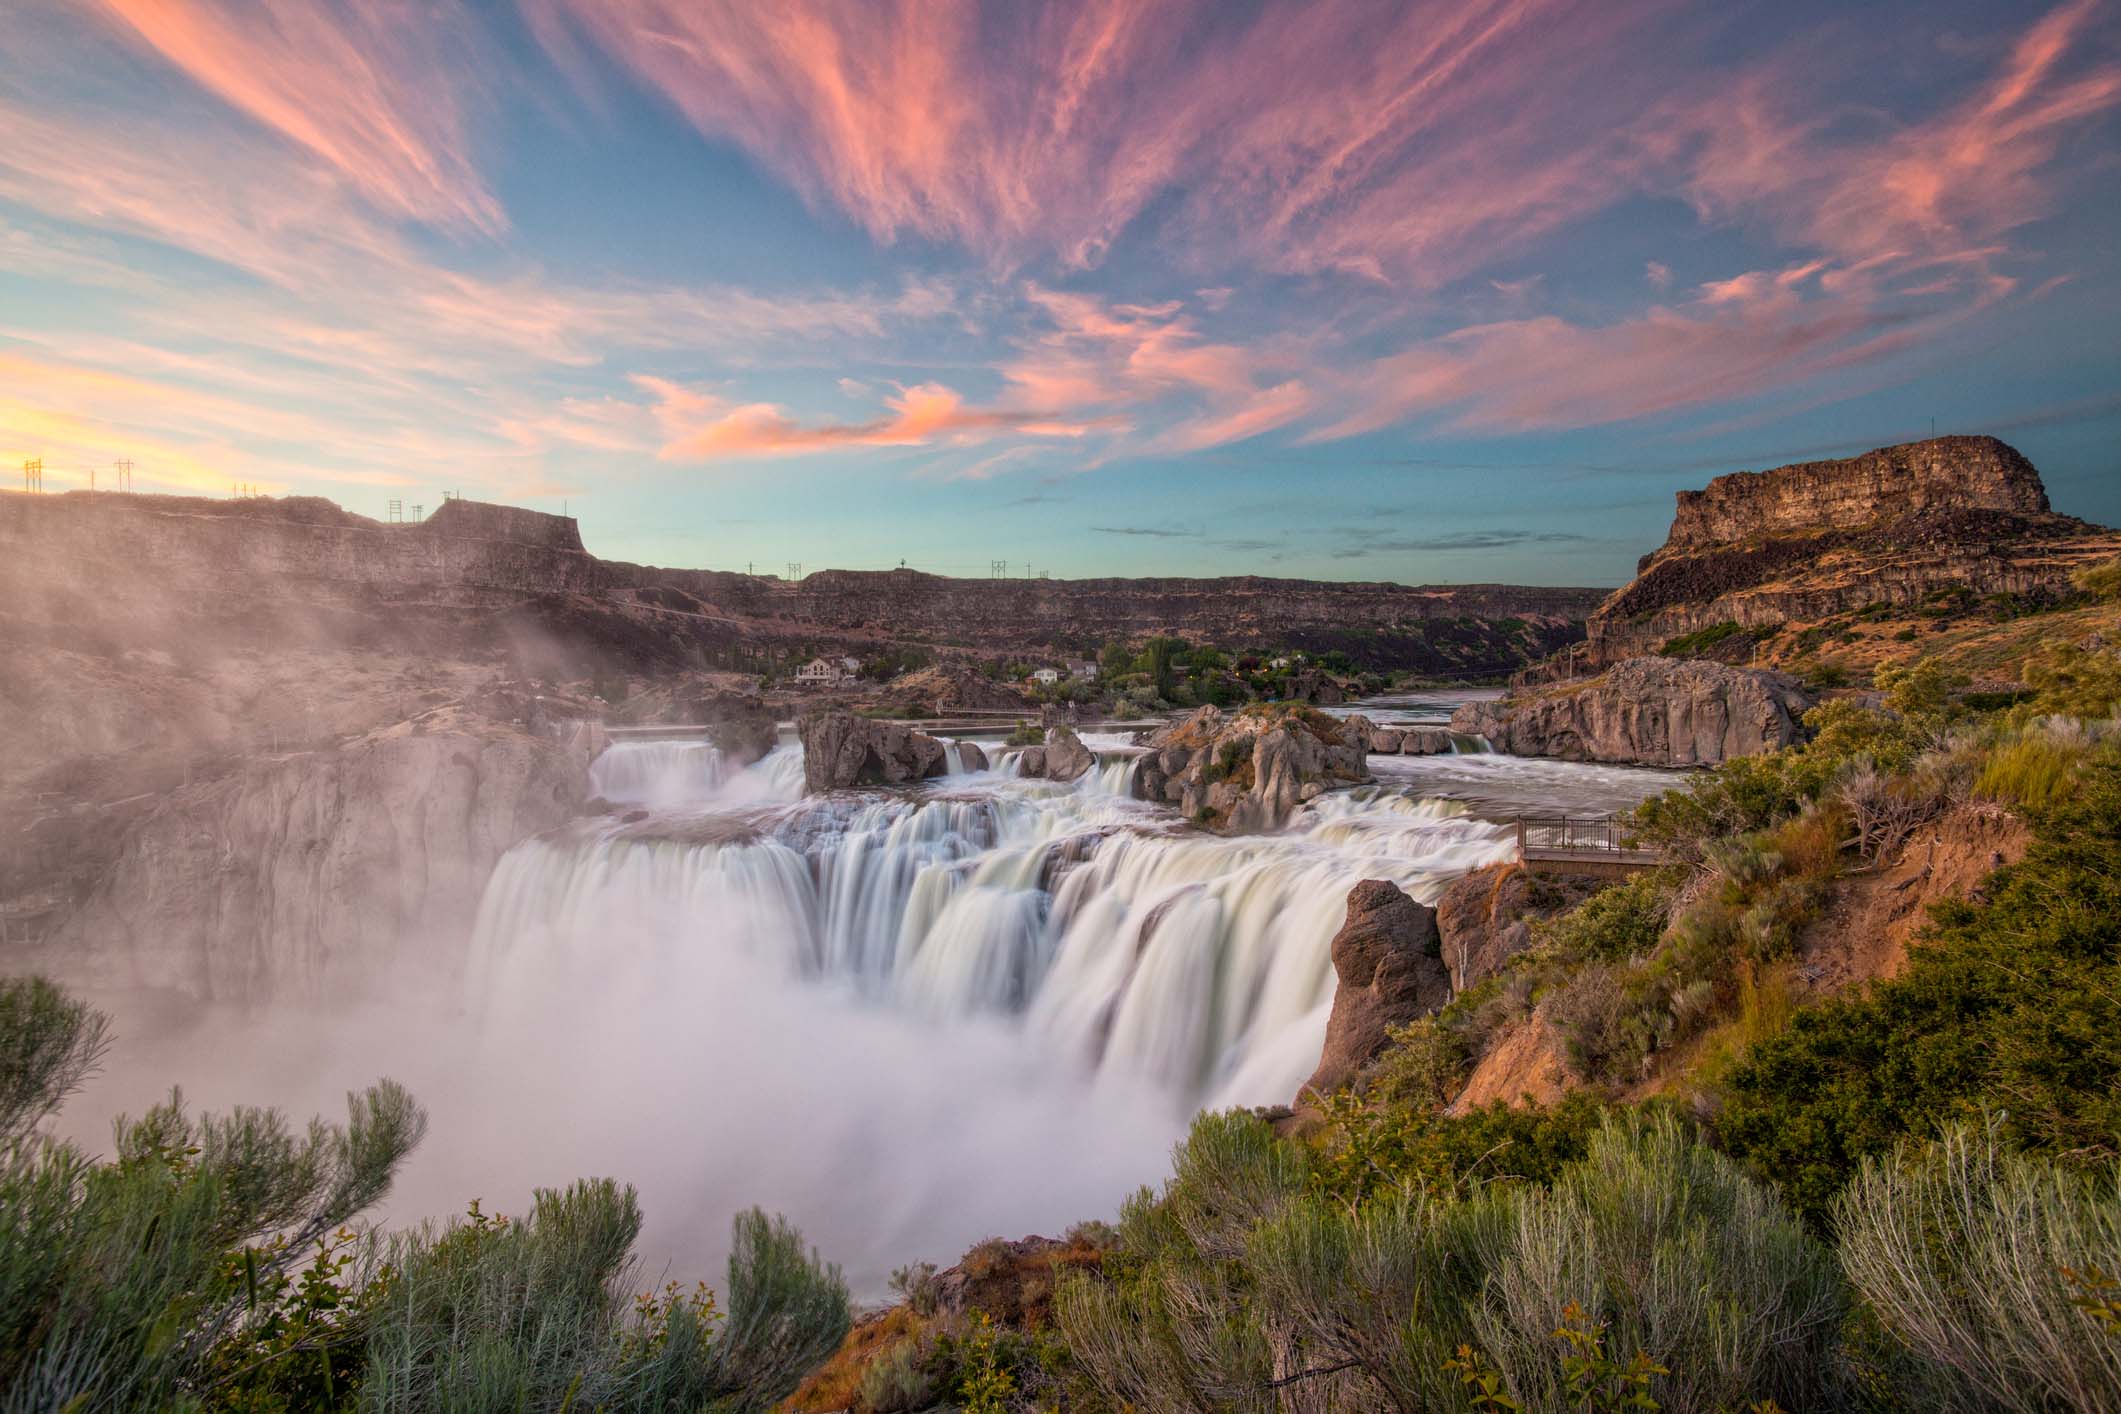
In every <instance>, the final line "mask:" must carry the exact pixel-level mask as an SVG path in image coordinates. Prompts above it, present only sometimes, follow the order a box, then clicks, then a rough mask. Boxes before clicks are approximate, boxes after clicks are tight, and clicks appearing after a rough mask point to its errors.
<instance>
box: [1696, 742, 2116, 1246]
mask: <svg viewBox="0 0 2121 1414" xmlns="http://www.w3.org/2000/svg"><path fill="white" fill-rule="evenodd" d="M2035 826H2036V833H2035V839H2034V841H2033V844H2032V846H2031V848H2030V849H2029V851H2028V852H2027V854H2026V857H2025V859H2024V861H2023V862H2021V863H2019V864H2016V865H2013V866H2009V867H2007V868H2004V869H2001V870H1999V871H1997V872H1996V873H1995V874H1994V875H1992V876H1991V877H1990V879H1989V881H1988V883H1987V885H1986V890H1987V893H1988V895H1989V901H1988V902H1986V903H1979V904H1964V903H1961V904H1946V905H1939V906H1937V907H1934V908H1932V910H1931V922H1930V926H1929V927H1928V928H1927V929H1926V931H1925V932H1924V933H1923V934H1922V936H1921V939H1920V946H1917V947H1915V948H1913V949H1911V950H1910V952H1909V955H1908V963H1907V967H1906V969H1905V971H1903V972H1902V973H1901V974H1900V975H1899V976H1898V977H1895V978H1893V979H1891V980H1888V981H1885V982H1881V983H1879V984H1877V985H1876V986H1875V987H1873V988H1872V990H1871V991H1870V992H1869V993H1868V994H1867V995H1865V996H1861V997H1844V998H1841V999H1838V1000H1834V1001H1829V1002H1826V1003H1822V1004H1820V1005H1817V1006H1812V1007H1806V1008H1804V1009H1802V1010H1800V1011H1799V1012H1798V1013H1797V1014H1796V1015H1795V1016H1794V1017H1793V1018H1792V1019H1791V1022H1790V1026H1789V1029H1788V1030H1787V1031H1786V1032H1784V1033H1783V1034H1782V1035H1781V1036H1779V1037H1776V1038H1774V1039H1772V1040H1768V1041H1765V1042H1763V1043H1761V1044H1760V1045H1759V1046H1757V1047H1755V1048H1754V1050H1753V1051H1752V1053H1751V1054H1750V1055H1748V1056H1747V1057H1746V1058H1745V1059H1744V1060H1743V1061H1742V1062H1741V1063H1740V1064H1739V1065H1738V1066H1737V1068H1736V1069H1735V1070H1734V1071H1733V1073H1732V1075H1731V1080H1730V1084H1729V1087H1728V1090H1727V1092H1726V1095H1725V1107H1724V1110H1723V1113H1722V1115H1721V1116H1720V1117H1719V1119H1718V1121H1717V1125H1718V1131H1719V1134H1720V1137H1721V1140H1722V1142H1723V1144H1724V1145H1725V1146H1726V1147H1727V1148H1729V1149H1730V1150H1731V1152H1733V1153H1734V1154H1737V1155H1738V1156H1740V1157H1742V1158H1744V1159H1745V1160H1746V1161H1747V1162H1748V1163H1750V1164H1751V1165H1752V1166H1753V1167H1754V1169H1755V1170H1756V1171H1757V1172H1759V1173H1760V1174H1761V1175H1762V1176H1764V1177H1766V1178H1768V1179H1769V1180H1770V1181H1772V1182H1774V1183H1775V1184H1776V1185H1777V1186H1778V1187H1780V1188H1781V1189H1782V1191H1783V1193H1784V1194H1785V1195H1786V1196H1787V1197H1788V1198H1789V1199H1790V1201H1791V1202H1792V1203H1793V1204H1795V1205H1796V1206H1797V1207H1798V1208H1799V1209H1800V1210H1801V1211H1803V1212H1805V1213H1806V1214H1808V1215H1810V1216H1812V1217H1814V1218H1816V1219H1818V1220H1820V1221H1824V1220H1825V1219H1826V1217H1827V1214H1828V1211H1829V1208H1830V1205H1831V1203H1832V1200H1833V1197H1834V1195H1835V1194H1836V1193H1837V1192H1838V1191H1839V1190H1840V1188H1841V1186H1842V1185H1843V1184H1844V1183H1846V1182H1847V1181H1848V1180H1849V1178H1850V1177H1851V1176H1852V1175H1853V1174H1854V1173H1855V1172H1856V1171H1857V1170H1858V1168H1859V1167H1860V1166H1861V1164H1862V1163H1863V1161H1864V1160H1866V1159H1879V1158H1882V1157H1884V1156H1885V1155H1886V1154H1888V1153H1890V1152H1891V1151H1892V1150H1893V1148H1894V1146H1895V1145H1897V1144H1898V1143H1900V1142H1901V1141H1902V1140H1903V1139H1905V1138H1907V1137H1909V1136H1923V1135H1929V1134H1935V1133H1937V1132H1939V1131H1940V1129H1941V1128H1942V1127H1943V1126H1944V1125H1945V1124H1948V1123H1951V1122H1954V1121H1959V1120H1964V1119H1966V1118H1967V1117H1968V1116H1969V1115H1970V1114H1972V1113H1973V1112H1975V1111H1976V1110H1977V1109H1978V1108H1979V1107H1981V1106H1983V1105H1990V1106H1994V1107H1995V1108H1997V1109H1998V1110H1999V1111H2001V1112H2002V1113H2003V1114H2004V1115H2005V1118H2004V1119H2003V1120H2002V1121H2001V1123H2002V1132H2003V1134H2004V1136H2005V1137H2006V1138H2008V1139H2009V1140H2010V1141H2011V1142H2012V1143H2014V1144H2016V1145H2019V1146H2021V1147H2023V1148H2026V1149H2028V1150H2030V1151H2032V1152H2035V1153H2044V1154H2051V1155H2056V1156H2063V1157H2066V1158H2067V1159H2068V1160H2069V1161H2071V1162H2076V1163H2085V1162H2091V1161H2095V1160H2103V1159H2111V1158H2112V1157H2114V1156H2115V1154H2116V1152H2117V1144H2121V1141H2117V1136H2121V747H2117V746H2116V745H2114V744H2111V743H2109V744H2107V745H2104V746H2101V747H2100V748H2099V749H2098V750H2096V751H2095V752H2093V753H2091V754H2090V755H2088V756H2086V757H2085V758H2084V759H2083V760H2082V761H2081V762H2080V763H2079V765H2078V766H2077V768H2076V771H2075V774H2074V777H2073V779H2072V781H2071V783H2070V785H2069V786H2068V787H2067V788H2066V789H2064V790H2062V791H2060V792H2058V793H2057V796H2056V803H2055V804H2054V805H2052V806H2051V807H2049V808H2048V809H2047V810H2045V811H2043V812H2041V813H2039V814H2038V815H2036V817H2035Z"/></svg>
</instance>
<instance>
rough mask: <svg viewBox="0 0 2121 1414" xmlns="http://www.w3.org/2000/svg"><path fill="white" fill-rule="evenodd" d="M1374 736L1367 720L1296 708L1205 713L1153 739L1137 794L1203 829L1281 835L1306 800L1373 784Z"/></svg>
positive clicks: (1138, 779) (1202, 710)
mask: <svg viewBox="0 0 2121 1414" xmlns="http://www.w3.org/2000/svg"><path fill="white" fill-rule="evenodd" d="M1374 731H1375V728H1374V727H1373V726H1372V724H1371V723H1370V722H1369V721H1367V720H1366V719H1364V718H1362V717H1351V718H1348V719H1346V720H1338V719H1335V718H1332V717H1328V716H1326V715H1324V714H1323V713H1320V712H1317V711H1314V710H1311V709H1309V708H1307V707H1303V706H1300V705H1297V704H1288V703H1283V704H1276V705H1273V706H1271V707H1264V706H1263V707H1254V708H1248V709H1246V710H1244V711H1241V712H1237V713H1234V714H1225V713H1224V712H1223V711H1222V710H1221V709H1220V708H1216V707H1202V708H1199V709H1198V710H1196V711H1194V712H1192V713H1190V714H1189V715H1187V716H1185V717H1183V718H1181V719H1179V720H1178V721H1176V722H1173V723H1172V724H1170V725H1169V726H1167V727H1164V728H1162V729H1160V730H1158V731H1156V732H1153V733H1151V734H1150V735H1149V736H1148V737H1147V738H1146V740H1145V741H1144V743H1143V745H1144V746H1145V747H1146V748H1147V751H1146V755H1145V756H1144V758H1143V761H1142V763H1141V766H1140V769H1139V771H1138V772H1137V774H1136V777H1135V789H1136V793H1137V794H1138V795H1139V796H1140V798H1141V799H1143V800H1148V801H1154V802H1157V803H1159V804H1168V805H1175V806H1177V807H1178V810H1179V813H1180V814H1182V815H1184V816H1185V817H1186V818H1187V819H1189V820H1192V821H1194V822H1195V823H1197V824H1203V825H1209V826H1213V827H1215V828H1217V829H1223V830H1234V831H1242V830H1271V829H1275V828H1277V827H1279V826H1280V825H1281V824H1283V823H1284V822H1285V821H1287V820H1288V818H1289V817H1290V815H1291V814H1292V813H1293V812H1294V811H1295V810H1296V808H1297V807H1298V806H1300V805H1302V804H1304V803H1305V802H1307V801H1311V800H1315V799H1317V798H1318V797H1319V796H1320V795H1322V794H1323V793H1325V792H1326V791H1328V790H1333V789H1336V788H1338V787H1342V786H1349V785H1355V784H1357V783H1359V782H1362V781H1365V780H1368V779H1369V778H1370V771H1369V766H1368V764H1367V761H1368V756H1369V750H1370V738H1371V735H1372V733H1373V732H1374Z"/></svg>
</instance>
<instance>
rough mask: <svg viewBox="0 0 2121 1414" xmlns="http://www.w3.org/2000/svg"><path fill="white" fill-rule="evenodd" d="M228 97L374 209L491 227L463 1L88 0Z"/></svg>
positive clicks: (495, 211) (472, 48)
mask: <svg viewBox="0 0 2121 1414" xmlns="http://www.w3.org/2000/svg"><path fill="white" fill-rule="evenodd" d="M102 4H103V6H104V7H105V8H106V9H107V11H108V12H109V14H110V16H111V18H112V19H113V20H114V21H115V22H117V24H119V25H120V26H122V27H123V28H124V30H125V31H126V32H128V33H130V34H132V35H133V36H135V37H137V38H138V39H139V40H140V41H142V42H143V43H145V44H146V45H147V46H148V47H150V48H151V49H153V50H154V51H155V52H156V53H157V54H159V55H160V56H161V57H162V58H164V59H166V60H167V61H168V62H170V63H171V64H174V65H175V66H177V67H178V68H179V69H181V70H183V71H184V72H185V73H186V74H187V75H189V76H190V77H191V78H192V79H193V80H194V81H195V82H197V83H198V84H199V85H200V86H201V87H202V88H204V89H206V90H207V91H208V92H210V93H212V94H214V95H215V96H216V97H217V98H219V99H221V100H222V101H223V102H225V103H227V104H229V105H230V106H231V107H233V108H236V109H237V110H239V111H241V112H243V113H245V114H247V115H249V116H250V117H251V118H253V119H255V120H256V121H257V122H259V123H262V124H263V125H265V126H266V127H267V128H270V129H271V130H273V131H274V132H276V133H278V134H280V135H281V136H282V137H284V138H286V139H287V140H289V141H291V142H294V143H296V144H298V145H299V146H301V147H303V148H306V149H307V150H308V151H310V152H312V153H314V154H316V155H317V156H318V157H321V158H323V159H324V160H325V161H326V162H327V163H329V164H330V165H331V166H332V167H333V168H334V169H335V170H337V171H338V172H339V173H341V174H342V175H343V176H345V178H346V179H347V180H348V181H350V182H351V183H352V184H353V185H354V186H355V187H356V188H357V189H358V190H359V191H360V192H361V194H362V195H363V196H364V197H366V198H367V199H368V200H369V201H371V202H373V203H375V205H376V206H377V207H378V208H379V209H380V210H383V211H386V212H389V213H391V214H393V215H397V216H407V217H411V218H413V219H416V220H420V221H427V222H434V223H437V224H441V225H448V226H461V227H466V228H471V229H476V230H481V231H488V232H494V231H499V230H500V229H502V228H503V227H504V226H505V225H506V224H507V218H506V216H505V215H504V213H503V212H502V210H501V205H500V202H499V201H498V200H496V199H495V198H494V196H493V195H492V193H491V192H489V191H488V190H487V189H486V186H485V184H484V183H483V182H482V181H481V180H480V179H479V176H478V173H477V171H476V169H475V166H474V164H473V161H472V157H471V153H470V143H469V139H468V137H467V133H466V128H467V122H466V118H465V115H464V113H463V112H462V111H461V109H460V107H459V104H458V101H457V100H458V96H459V95H460V94H462V93H464V92H467V91H471V90H472V88H473V86H472V85H468V84H466V83H464V82H463V78H464V75H465V73H466V71H467V70H468V69H470V68H471V67H473V66H474V65H476V64H479V63H482V62H483V57H484V56H483V54H482V52H481V51H482V49H483V44H482V41H481V40H480V38H479V36H478V35H477V34H476V32H475V31H474V30H473V29H472V27H471V22H470V19H469V13H470V12H469V11H465V10H458V9H454V8H450V7H441V8H436V7H426V6H422V7H418V8H413V7H409V6H406V5H403V4H393V3H388V0H345V3H339V4H333V5H330V6H323V5H315V4H305V3H302V0H260V3H256V4H246V5H242V6H240V7H239V6H236V5H233V4H230V3H227V0H102Z"/></svg>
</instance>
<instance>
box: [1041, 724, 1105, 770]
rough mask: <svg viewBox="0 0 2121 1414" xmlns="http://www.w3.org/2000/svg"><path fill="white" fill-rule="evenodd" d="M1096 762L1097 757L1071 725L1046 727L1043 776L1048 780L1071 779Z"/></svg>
mask: <svg viewBox="0 0 2121 1414" xmlns="http://www.w3.org/2000/svg"><path fill="white" fill-rule="evenodd" d="M1096 764H1097V757H1096V756H1094V755H1092V754H1091V751H1090V748H1089V747H1087V746H1084V745H1083V741H1082V738H1081V737H1079V736H1077V735H1076V734H1075V728H1073V727H1048V728H1046V750H1045V772H1044V774H1045V777H1046V779H1047V780H1049V781H1072V780H1075V779H1076V778H1077V777H1079V776H1081V775H1082V774H1083V773H1084V772H1085V771H1088V770H1089V769H1090V768H1091V767H1093V766H1095V765H1096Z"/></svg>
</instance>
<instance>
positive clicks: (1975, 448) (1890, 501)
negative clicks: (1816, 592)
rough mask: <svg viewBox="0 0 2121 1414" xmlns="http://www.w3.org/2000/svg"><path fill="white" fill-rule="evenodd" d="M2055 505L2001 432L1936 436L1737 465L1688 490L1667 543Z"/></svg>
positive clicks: (2026, 511)
mask: <svg viewBox="0 0 2121 1414" xmlns="http://www.w3.org/2000/svg"><path fill="white" fill-rule="evenodd" d="M1968 510H1972V511H2009V512H2014V513H2016V514H2019V515H2044V514H2046V513H2047V510H2048V504H2047V491H2046V489H2045V488H2044V487H2042V486H2041V484H2040V473H2039V472H2037V471H2035V470H2034V469H2033V464H2032V463H2031V462H2029V461H2027V460H2026V459H2025V458H2024V456H2022V455H2021V454H2020V453H2019V452H2018V450H2017V449H2016V448H2015V447H2012V446H2011V445H2010V444H2009V443H2007V442H2002V441H1999V440H1997V439H1996V438H1994V437H1932V438H1930V439H1929V440H1928V441H1924V442H1903V443H1901V444H1900V445H1899V446H1896V447H1880V448H1878V449H1877V450H1876V451H1871V452H1865V453H1864V454H1863V455H1862V456H1860V457H1846V458H1843V459H1841V460H1839V461H1823V462H1798V463H1796V464H1795V465H1793V466H1780V467H1776V468H1775V469H1774V470H1772V471H1737V472H1732V473H1731V474H1730V475H1728V476H1719V477H1717V478H1716V479H1715V480H1714V481H1711V482H1710V483H1709V484H1708V485H1707V486H1706V487H1704V488H1703V489H1701V490H1699V491H1681V492H1680V493H1679V513H1678V515H1677V516H1676V517H1675V518H1674V519H1673V521H1672V533H1671V537H1670V538H1669V539H1668V540H1666V542H1665V545H1664V548H1665V549H1666V550H1674V549H1679V548H1681V547H1694V546H1705V545H1721V544H1728V543H1731V542H1733V541H1740V540H1747V539H1750V538H1752V537H1753V536H1755V535H1762V534H1768V535H1772V534H1776V533H1778V532H1787V531H1799V530H1812V529H1818V528H1821V527H1833V528H1835V529H1850V528H1853V527H1856V526H1861V525H1871V524H1875V523H1877V522H1879V521H1886V520H1898V519H1901V518H1903V517H1905V516H1914V515H1927V514H1930V513H1932V512H1936V511H1968Z"/></svg>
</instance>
